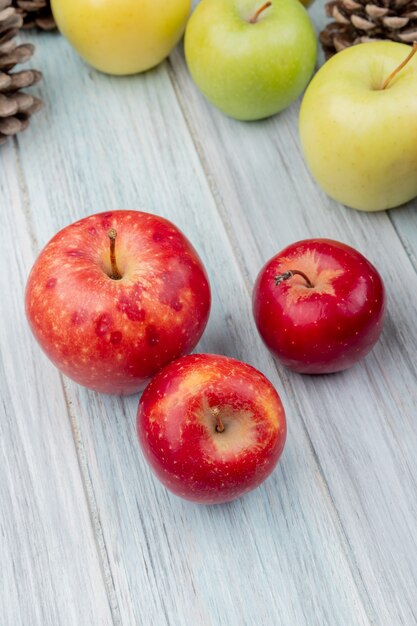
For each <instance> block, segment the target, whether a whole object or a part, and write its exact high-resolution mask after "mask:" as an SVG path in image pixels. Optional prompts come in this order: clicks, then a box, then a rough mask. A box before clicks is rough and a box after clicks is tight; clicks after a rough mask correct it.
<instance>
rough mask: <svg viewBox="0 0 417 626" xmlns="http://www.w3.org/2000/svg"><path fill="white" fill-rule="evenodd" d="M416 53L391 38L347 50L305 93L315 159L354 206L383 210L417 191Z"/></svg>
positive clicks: (304, 124) (335, 193) (317, 169)
mask: <svg viewBox="0 0 417 626" xmlns="http://www.w3.org/2000/svg"><path fill="white" fill-rule="evenodd" d="M410 50H412V49H411V48H410V46H407V45H405V44H400V43H394V42H391V41H378V42H372V43H363V44H359V45H357V46H353V47H352V48H348V49H346V50H343V51H342V52H339V53H338V54H336V55H335V56H334V57H332V58H331V59H330V60H329V61H327V63H325V64H324V65H323V67H322V68H321V69H320V70H319V71H318V72H317V74H316V75H315V77H314V79H313V80H312V81H311V83H310V85H309V86H308V89H307V91H306V93H305V95H304V99H303V102H302V105H301V111H300V136H301V144H302V148H303V151H304V155H305V158H306V161H307V164H308V166H309V168H310V170H311V172H312V174H313V176H314V178H315V179H316V180H317V182H318V183H319V185H321V187H323V189H324V190H325V191H326V193H328V194H329V196H331V197H332V198H334V199H335V200H337V201H338V202H341V203H343V204H346V205H347V206H349V207H353V208H355V209H359V210H361V211H378V210H382V209H390V208H392V207H396V206H398V205H400V204H403V203H404V202H407V201H409V200H411V199H412V198H414V197H415V196H417V96H416V94H417V57H414V58H411V56H412V55H411V53H410ZM407 55H408V56H409V57H410V58H407ZM405 60H407V61H408V62H407V63H406V64H404V63H403V62H404V61H405ZM399 66H403V67H399ZM396 69H398V70H399V71H397V72H396V71H395V70H396ZM392 73H394V74H395V75H393V76H392V78H390V79H389V80H387V79H388V78H389V77H390V75H391V74H392ZM384 83H385V86H384Z"/></svg>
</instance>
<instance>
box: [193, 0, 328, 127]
mask: <svg viewBox="0 0 417 626" xmlns="http://www.w3.org/2000/svg"><path fill="white" fill-rule="evenodd" d="M316 55H317V43H316V37H315V34H314V30H313V26H312V24H311V21H310V18H309V16H308V14H307V12H306V10H305V9H304V7H303V6H302V5H301V4H300V2H298V0H273V1H272V2H266V3H263V2H262V0H255V1H254V0H202V2H200V4H198V5H197V8H196V9H195V11H194V13H193V14H192V16H191V18H190V20H189V22H188V24H187V29H186V33H185V56H186V60H187V64H188V68H189V70H190V72H191V76H192V77H193V79H194V81H195V82H196V84H197V86H198V87H199V88H200V89H201V91H202V92H203V94H204V95H205V96H206V97H207V98H208V100H210V102H211V103H212V104H214V105H215V106H217V107H218V108H219V109H220V110H221V111H223V112H224V113H226V114H227V115H230V116H231V117H234V118H236V119H239V120H256V119H261V118H264V117H268V116H270V115H274V114H275V113H278V112H279V111H281V110H282V109H285V108H286V107H287V106H288V105H289V104H291V102H293V100H295V99H296V98H297V97H298V96H299V95H300V93H301V92H302V91H303V89H304V88H305V87H306V85H307V83H308V81H309V80H310V78H311V75H312V73H313V70H314V67H315V63H316Z"/></svg>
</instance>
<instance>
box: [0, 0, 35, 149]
mask: <svg viewBox="0 0 417 626" xmlns="http://www.w3.org/2000/svg"><path fill="white" fill-rule="evenodd" d="M10 5H11V0H0V144H1V143H4V142H5V141H6V140H7V138H8V137H10V136H12V135H16V134H17V133H18V132H20V131H21V130H24V129H25V128H27V126H28V124H29V118H30V116H31V115H32V114H33V113H35V112H36V111H37V110H38V109H40V107H41V106H42V101H41V100H39V98H36V97H35V96H31V95H29V94H26V93H23V92H21V91H20V90H21V89H24V88H25V87H30V86H31V85H34V84H35V83H37V82H38V81H39V80H40V79H41V77H42V75H41V73H40V72H38V71H37V70H23V71H20V72H11V70H12V69H13V68H14V66H15V65H18V64H20V63H25V62H26V61H28V60H29V59H30V58H31V56H32V54H33V52H34V49H35V47H34V46H33V45H32V44H21V45H18V44H17V42H16V34H17V33H18V32H19V30H20V28H21V27H22V23H23V18H22V16H21V15H20V14H19V13H18V12H17V11H16V9H15V8H14V7H12V6H10Z"/></svg>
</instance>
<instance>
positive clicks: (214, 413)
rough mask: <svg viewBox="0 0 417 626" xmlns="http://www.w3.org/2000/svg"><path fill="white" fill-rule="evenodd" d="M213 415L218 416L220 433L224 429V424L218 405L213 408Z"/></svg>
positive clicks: (217, 427) (218, 430) (217, 426)
mask: <svg viewBox="0 0 417 626" xmlns="http://www.w3.org/2000/svg"><path fill="white" fill-rule="evenodd" d="M211 412H212V413H213V416H214V417H215V418H216V422H217V425H216V430H217V432H218V433H222V432H223V431H224V424H223V422H222V418H221V417H220V409H219V408H218V407H214V408H213V409H211Z"/></svg>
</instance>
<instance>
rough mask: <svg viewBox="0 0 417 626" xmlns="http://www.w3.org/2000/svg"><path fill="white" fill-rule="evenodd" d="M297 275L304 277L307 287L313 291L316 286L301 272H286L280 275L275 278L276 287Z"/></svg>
mask: <svg viewBox="0 0 417 626" xmlns="http://www.w3.org/2000/svg"><path fill="white" fill-rule="evenodd" d="M295 275H297V276H302V277H303V278H304V280H305V281H306V283H307V287H308V288H309V289H313V287H314V285H313V283H312V282H311V280H310V279H309V277H308V276H306V274H304V272H300V270H288V271H287V272H284V273H283V274H279V275H278V276H275V285H279V284H280V283H282V281H284V280H288V279H290V278H292V277H293V276H295Z"/></svg>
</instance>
